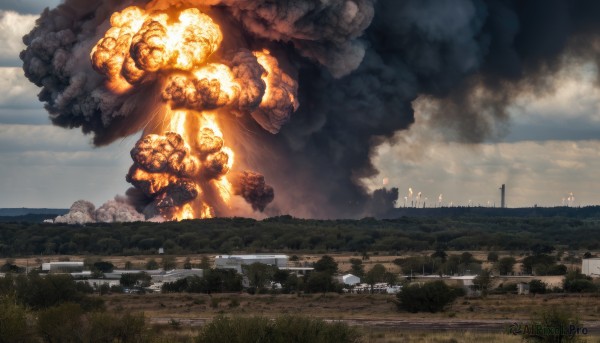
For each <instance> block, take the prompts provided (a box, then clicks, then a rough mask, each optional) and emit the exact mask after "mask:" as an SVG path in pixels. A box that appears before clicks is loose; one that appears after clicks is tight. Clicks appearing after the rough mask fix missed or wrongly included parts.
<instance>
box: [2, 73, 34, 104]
mask: <svg viewBox="0 0 600 343" xmlns="http://www.w3.org/2000/svg"><path fill="white" fill-rule="evenodd" d="M0 79H1V80H2V82H1V83H0V108H42V104H41V103H40V102H39V100H38V98H37V94H38V93H39V92H40V89H39V88H38V87H37V86H36V85H34V84H33V83H31V82H29V80H27V78H25V75H24V74H23V69H21V68H20V67H0Z"/></svg>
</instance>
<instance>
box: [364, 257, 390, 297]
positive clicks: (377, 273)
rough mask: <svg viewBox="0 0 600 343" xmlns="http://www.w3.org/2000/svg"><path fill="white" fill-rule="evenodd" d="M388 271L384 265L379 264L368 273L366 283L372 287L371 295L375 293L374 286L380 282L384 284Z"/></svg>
mask: <svg viewBox="0 0 600 343" xmlns="http://www.w3.org/2000/svg"><path fill="white" fill-rule="evenodd" d="M386 272H387V270H386V269H385V267H384V265H383V264H380V263H377V264H376V265H374V266H373V268H371V270H369V271H368V272H367V275H366V276H365V282H366V283H368V284H369V285H370V286H371V293H373V286H374V285H375V284H376V283H378V282H384V281H385V276H386Z"/></svg>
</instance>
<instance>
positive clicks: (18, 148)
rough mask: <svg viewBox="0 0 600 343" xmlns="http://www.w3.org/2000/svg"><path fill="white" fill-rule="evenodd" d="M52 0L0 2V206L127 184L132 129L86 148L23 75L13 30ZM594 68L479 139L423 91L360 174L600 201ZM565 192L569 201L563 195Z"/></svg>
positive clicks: (98, 196) (418, 184) (436, 187)
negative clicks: (455, 128)
mask: <svg viewBox="0 0 600 343" xmlns="http://www.w3.org/2000/svg"><path fill="white" fill-rule="evenodd" d="M57 3H58V1H57V0H48V1H40V0H25V1H24V0H20V1H12V0H10V1H2V4H0V37H1V39H2V42H3V44H2V45H0V78H1V80H2V82H1V83H0V175H1V176H2V177H1V178H0V194H2V195H3V196H2V197H0V207H61V208H64V207H69V206H70V205H71V203H72V202H74V201H75V200H78V199H81V198H85V199H88V200H90V201H92V202H94V203H95V204H96V205H100V204H101V203H103V202H104V201H106V200H108V199H110V198H112V197H114V196H115V195H116V194H119V193H120V194H122V193H123V192H124V191H125V190H126V189H127V188H128V184H127V183H126V182H125V180H124V178H125V174H126V172H127V169H128V168H129V165H130V158H129V150H130V148H131V146H133V144H134V143H135V139H136V138H135V137H130V138H128V139H125V140H123V141H119V142H117V143H115V144H112V145H111V146H109V147H103V148H94V147H92V145H91V143H90V137H86V136H84V135H83V134H82V133H81V131H79V130H77V129H75V130H65V129H61V128H56V127H53V126H51V125H50V122H49V120H48V119H47V113H46V112H45V111H44V109H43V107H42V104H41V103H40V102H39V101H38V100H37V96H36V95H37V93H38V89H37V87H36V86H34V85H32V84H31V83H30V82H29V81H27V80H26V78H25V77H24V76H23V71H22V69H21V61H20V60H19V58H18V54H19V52H20V51H21V50H22V49H23V45H22V43H21V37H22V36H23V35H24V34H25V33H27V32H28V31H29V30H30V29H31V27H33V25H34V21H35V18H36V17H37V14H39V13H40V12H41V11H42V10H43V8H44V7H45V6H50V7H53V6H55V5H56V4H57ZM595 74H596V71H595V70H593V68H592V67H590V66H587V65H576V66H573V67H572V68H571V69H569V70H565V71H564V73H563V74H562V75H560V76H559V77H557V79H556V80H555V88H556V91H555V92H550V93H548V94H541V95H539V94H538V95H536V96H533V95H523V96H522V97H521V98H519V99H518V101H517V102H516V103H515V104H513V105H512V106H511V109H510V112H511V120H510V121H509V122H508V123H504V124H503V125H502V126H501V127H502V130H501V131H502V132H503V133H504V134H503V135H502V136H500V137H498V138H497V139H496V140H495V141H489V142H486V143H484V144H479V145H465V144H460V143H456V142H451V141H450V140H448V139H446V138H445V137H448V135H447V134H445V132H444V130H443V128H440V127H436V126H435V123H431V122H430V121H429V114H428V111H430V109H431V106H430V105H431V104H430V100H429V99H426V98H420V99H418V100H417V101H416V102H415V103H414V106H415V108H416V109H417V114H416V117H417V119H416V124H415V125H414V126H413V127H412V128H411V129H410V130H408V131H405V132H400V133H398V134H397V137H396V140H395V141H396V144H395V145H393V146H392V145H390V144H384V145H382V146H381V147H380V148H379V149H378V151H377V155H376V156H375V161H374V162H375V164H376V165H377V167H378V168H379V169H380V170H381V173H380V175H378V176H377V177H375V178H373V179H370V180H365V184H366V185H367V186H368V187H369V188H371V189H375V188H379V187H381V185H382V184H386V185H387V186H388V187H390V186H391V187H398V188H399V189H400V193H401V196H400V205H403V202H404V196H408V189H409V187H411V188H412V189H413V191H414V196H416V194H417V193H418V192H422V199H423V200H424V199H425V198H427V199H428V200H427V205H428V206H433V205H435V204H436V203H437V201H438V196H439V195H440V194H442V203H443V205H448V204H449V203H451V202H452V204H454V205H467V204H468V203H469V201H470V202H471V203H472V204H473V205H478V204H479V205H483V206H485V205H488V204H490V205H494V204H496V205H498V204H499V191H498V188H499V187H500V185H501V184H503V183H504V184H506V186H507V198H508V200H507V202H508V205H509V206H510V207H519V206H533V205H534V204H537V205H540V206H555V205H561V204H563V203H564V202H565V201H567V200H566V199H567V198H568V197H569V195H570V193H573V196H574V200H571V205H574V206H579V205H582V206H583V205H590V204H599V203H600V196H599V194H600V183H599V182H597V181H596V179H597V174H598V171H600V158H599V157H600V156H599V155H600V141H598V140H597V138H598V137H600V135H599V133H600V114H599V111H600V93H599V92H598V90H597V89H596V88H595V86H594V85H595V83H596V82H597V80H596V79H595V76H594V75H595ZM567 202H568V201H567Z"/></svg>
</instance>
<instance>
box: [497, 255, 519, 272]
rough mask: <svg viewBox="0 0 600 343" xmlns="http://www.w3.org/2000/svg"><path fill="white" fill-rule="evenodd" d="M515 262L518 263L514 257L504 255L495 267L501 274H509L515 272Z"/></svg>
mask: <svg viewBox="0 0 600 343" xmlns="http://www.w3.org/2000/svg"><path fill="white" fill-rule="evenodd" d="M515 263H517V260H515V258H514V257H510V256H509V257H503V258H501V259H499V260H498V261H497V262H496V263H495V264H494V269H496V270H497V271H498V274H500V275H509V274H511V273H512V272H513V267H514V265H515Z"/></svg>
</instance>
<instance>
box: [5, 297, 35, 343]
mask: <svg viewBox="0 0 600 343" xmlns="http://www.w3.org/2000/svg"><path fill="white" fill-rule="evenodd" d="M21 342H31V337H30V334H29V328H28V327H27V314H26V312H25V309H24V308H23V307H21V306H19V305H17V304H16V302H15V299H14V298H12V297H0V343H21Z"/></svg>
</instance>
